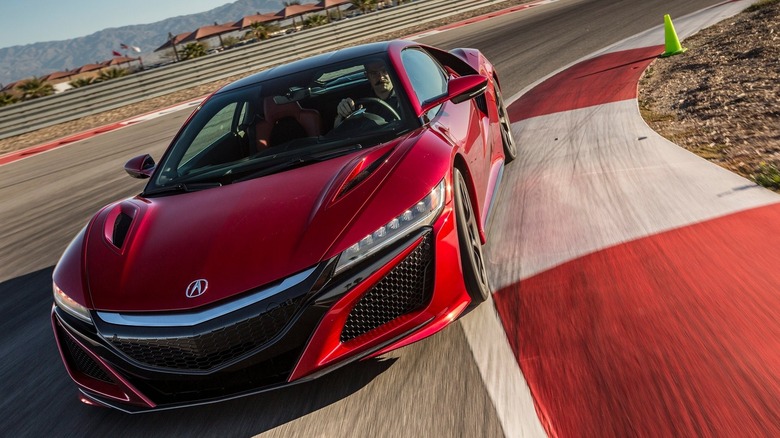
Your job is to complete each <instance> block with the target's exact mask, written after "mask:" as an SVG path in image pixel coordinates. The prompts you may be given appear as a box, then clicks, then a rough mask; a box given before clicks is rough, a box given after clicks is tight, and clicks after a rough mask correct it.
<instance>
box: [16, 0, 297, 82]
mask: <svg viewBox="0 0 780 438" xmlns="http://www.w3.org/2000/svg"><path fill="white" fill-rule="evenodd" d="M283 7H284V6H283V4H282V1H281V0H237V1H234V2H232V3H228V4H225V5H222V6H219V7H217V8H214V9H211V10H209V11H206V12H201V13H197V14H190V15H181V16H178V17H172V18H166V19H165V20H161V21H157V22H155V23H149V24H135V25H130V26H122V27H115V28H108V29H103V30H100V31H98V32H95V33H93V34H90V35H87V36H83V37H78V38H72V39H69V40H62V41H47V42H39V43H33V44H25V45H20V46H12V47H6V48H2V49H0V84H7V83H10V82H14V81H17V80H21V79H25V78H28V77H31V76H43V75H46V74H49V73H51V72H54V71H61V70H67V69H72V68H76V67H80V66H82V65H84V64H89V63H98V62H102V61H106V60H108V59H111V57H112V51H119V52H120V53H122V54H125V53H126V52H128V51H127V50H122V49H121V48H120V44H126V45H128V46H135V47H139V48H140V49H141V53H135V52H133V51H130V52H129V53H127V55H128V56H133V57H134V56H141V57H142V59H143V60H144V63H148V62H154V60H155V59H157V58H158V55H157V54H156V53H154V52H153V51H154V49H156V48H157V47H159V46H161V45H163V44H164V43H165V42H166V41H167V39H168V33H169V32H170V33H172V34H173V35H177V34H180V33H183V32H190V31H193V30H195V29H197V28H198V27H201V26H208V25H211V24H214V22H218V23H220V24H221V23H226V22H235V21H238V20H239V19H241V18H242V17H244V16H246V15H252V14H257V13H268V12H277V11H279V10H281V9H282V8H283ZM0 88H2V87H1V86H0Z"/></svg>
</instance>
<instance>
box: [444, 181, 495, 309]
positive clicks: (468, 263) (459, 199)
mask: <svg viewBox="0 0 780 438" xmlns="http://www.w3.org/2000/svg"><path fill="white" fill-rule="evenodd" d="M452 180H453V182H452V185H453V192H454V195H455V215H456V220H457V223H456V225H457V228H458V241H459V243H460V264H461V267H462V270H463V280H464V281H465V283H466V291H467V292H468V293H469V296H470V297H471V299H472V301H473V302H474V303H481V302H483V301H485V300H486V299H487V298H488V296H489V295H490V285H489V283H488V276H487V269H485V259H484V257H483V255H482V241H481V240H480V238H479V228H477V217H476V215H475V214H474V209H473V208H472V206H471V198H469V191H468V187H467V186H466V181H465V180H464V179H463V175H461V173H460V171H459V170H458V169H454V170H453V175H452Z"/></svg>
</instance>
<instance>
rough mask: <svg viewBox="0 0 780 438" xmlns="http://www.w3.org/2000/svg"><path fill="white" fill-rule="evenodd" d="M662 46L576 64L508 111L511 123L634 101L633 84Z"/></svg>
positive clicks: (611, 54)
mask: <svg viewBox="0 0 780 438" xmlns="http://www.w3.org/2000/svg"><path fill="white" fill-rule="evenodd" d="M662 52H663V46H653V47H644V48H641V49H635V50H626V51H622V52H614V53H607V54H605V55H601V56H599V57H596V58H593V59H589V60H586V61H583V62H581V63H579V64H576V65H574V66H572V67H570V68H568V69H566V70H564V71H562V72H560V73H558V74H556V75H554V76H552V77H550V78H549V79H547V80H545V81H544V82H542V83H541V84H539V85H538V86H536V87H534V88H533V89H532V90H531V91H529V92H528V93H525V94H524V95H523V96H522V97H520V98H519V99H518V100H516V101H515V102H513V103H512V104H511V105H510V106H509V108H508V112H509V118H510V120H512V121H513V122H517V121H520V120H524V119H528V118H531V117H537V116H543V115H546V114H552V113H557V112H561V111H571V110H575V109H579V108H585V107H589V106H593V105H601V104H605V103H610V102H618V101H621V100H627V99H634V98H636V95H637V82H638V81H639V77H640V76H641V75H642V72H643V71H644V70H645V69H646V68H647V66H648V65H650V63H651V62H652V61H653V60H654V59H655V58H656V57H657V56H658V55H660V54H661V53H662Z"/></svg>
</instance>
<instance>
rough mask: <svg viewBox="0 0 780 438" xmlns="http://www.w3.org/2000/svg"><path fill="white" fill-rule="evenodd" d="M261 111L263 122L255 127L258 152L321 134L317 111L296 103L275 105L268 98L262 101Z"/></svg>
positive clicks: (272, 100)
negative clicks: (262, 111)
mask: <svg viewBox="0 0 780 438" xmlns="http://www.w3.org/2000/svg"><path fill="white" fill-rule="evenodd" d="M263 110H264V116H263V120H261V121H259V122H257V124H256V125H255V133H256V134H257V147H258V150H263V149H265V148H268V147H273V146H275V145H279V144H282V143H286V142H288V141H290V140H294V139H296V138H303V137H316V136H318V135H320V134H321V133H322V126H321V125H322V121H321V119H320V113H319V111H317V110H314V109H304V108H301V105H300V104H299V103H298V102H289V103H275V102H274V99H273V97H272V96H269V97H266V98H265V100H264V101H263Z"/></svg>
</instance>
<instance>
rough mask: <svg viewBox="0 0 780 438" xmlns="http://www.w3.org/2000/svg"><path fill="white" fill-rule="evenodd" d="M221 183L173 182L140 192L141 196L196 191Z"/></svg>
mask: <svg viewBox="0 0 780 438" xmlns="http://www.w3.org/2000/svg"><path fill="white" fill-rule="evenodd" d="M221 186H222V183H218V182H209V183H187V184H185V183H178V184H173V185H170V186H165V187H159V188H156V189H153V190H149V191H145V192H143V193H141V196H146V197H148V196H154V195H163V194H171V193H187V192H197V191H198V190H205V189H211V188H214V187H221Z"/></svg>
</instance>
